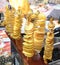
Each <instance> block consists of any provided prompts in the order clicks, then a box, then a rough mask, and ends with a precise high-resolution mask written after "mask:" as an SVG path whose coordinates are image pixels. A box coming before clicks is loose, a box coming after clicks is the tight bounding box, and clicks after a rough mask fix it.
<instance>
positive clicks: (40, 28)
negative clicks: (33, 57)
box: [34, 13, 46, 53]
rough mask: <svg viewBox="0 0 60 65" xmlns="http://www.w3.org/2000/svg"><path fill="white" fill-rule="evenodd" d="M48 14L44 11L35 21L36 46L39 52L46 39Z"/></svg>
mask: <svg viewBox="0 0 60 65" xmlns="http://www.w3.org/2000/svg"><path fill="white" fill-rule="evenodd" d="M45 20H46V16H45V15H44V14H42V13H39V14H38V15H37V19H36V21H35V22H34V48H35V51H36V52H37V53H40V51H41V49H42V45H43V41H44V34H45Z"/></svg>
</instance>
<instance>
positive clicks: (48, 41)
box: [43, 22, 54, 64]
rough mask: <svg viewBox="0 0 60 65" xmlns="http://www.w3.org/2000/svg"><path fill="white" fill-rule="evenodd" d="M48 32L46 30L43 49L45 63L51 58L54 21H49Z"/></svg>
mask: <svg viewBox="0 0 60 65" xmlns="http://www.w3.org/2000/svg"><path fill="white" fill-rule="evenodd" d="M48 28H49V32H47V38H46V44H45V50H44V56H43V58H44V62H45V63H46V64H47V60H52V52H53V48H54V47H53V43H54V32H53V29H54V23H52V22H50V24H49V25H48Z"/></svg>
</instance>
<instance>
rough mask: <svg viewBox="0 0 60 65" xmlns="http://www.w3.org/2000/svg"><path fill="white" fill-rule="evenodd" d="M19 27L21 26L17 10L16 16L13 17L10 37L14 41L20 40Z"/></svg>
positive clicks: (19, 14)
mask: <svg viewBox="0 0 60 65" xmlns="http://www.w3.org/2000/svg"><path fill="white" fill-rule="evenodd" d="M21 26H22V18H21V12H19V10H18V14H16V16H15V22H14V26H13V32H12V35H11V37H12V38H14V39H20V38H21Z"/></svg>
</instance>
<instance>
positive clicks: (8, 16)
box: [2, 7, 15, 35]
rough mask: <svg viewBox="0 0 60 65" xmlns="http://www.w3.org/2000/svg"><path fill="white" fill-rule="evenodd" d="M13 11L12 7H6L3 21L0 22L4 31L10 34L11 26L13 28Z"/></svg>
mask: <svg viewBox="0 0 60 65" xmlns="http://www.w3.org/2000/svg"><path fill="white" fill-rule="evenodd" d="M14 12H15V9H14V8H12V9H11V10H9V9H8V7H6V12H5V15H4V16H5V18H4V22H3V23H2V25H3V26H5V28H6V32H8V34H9V35H10V34H11V33H12V28H13V22H14V17H15V16H14Z"/></svg>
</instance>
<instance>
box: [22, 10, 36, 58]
mask: <svg viewBox="0 0 60 65" xmlns="http://www.w3.org/2000/svg"><path fill="white" fill-rule="evenodd" d="M35 18H36V15H35V14H33V13H32V11H30V12H29V14H28V17H27V23H26V26H25V34H26V35H25V36H24V43H23V54H24V55H25V56H27V57H32V56H33V55H34V38H33V35H34V24H33V22H34V20H35Z"/></svg>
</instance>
